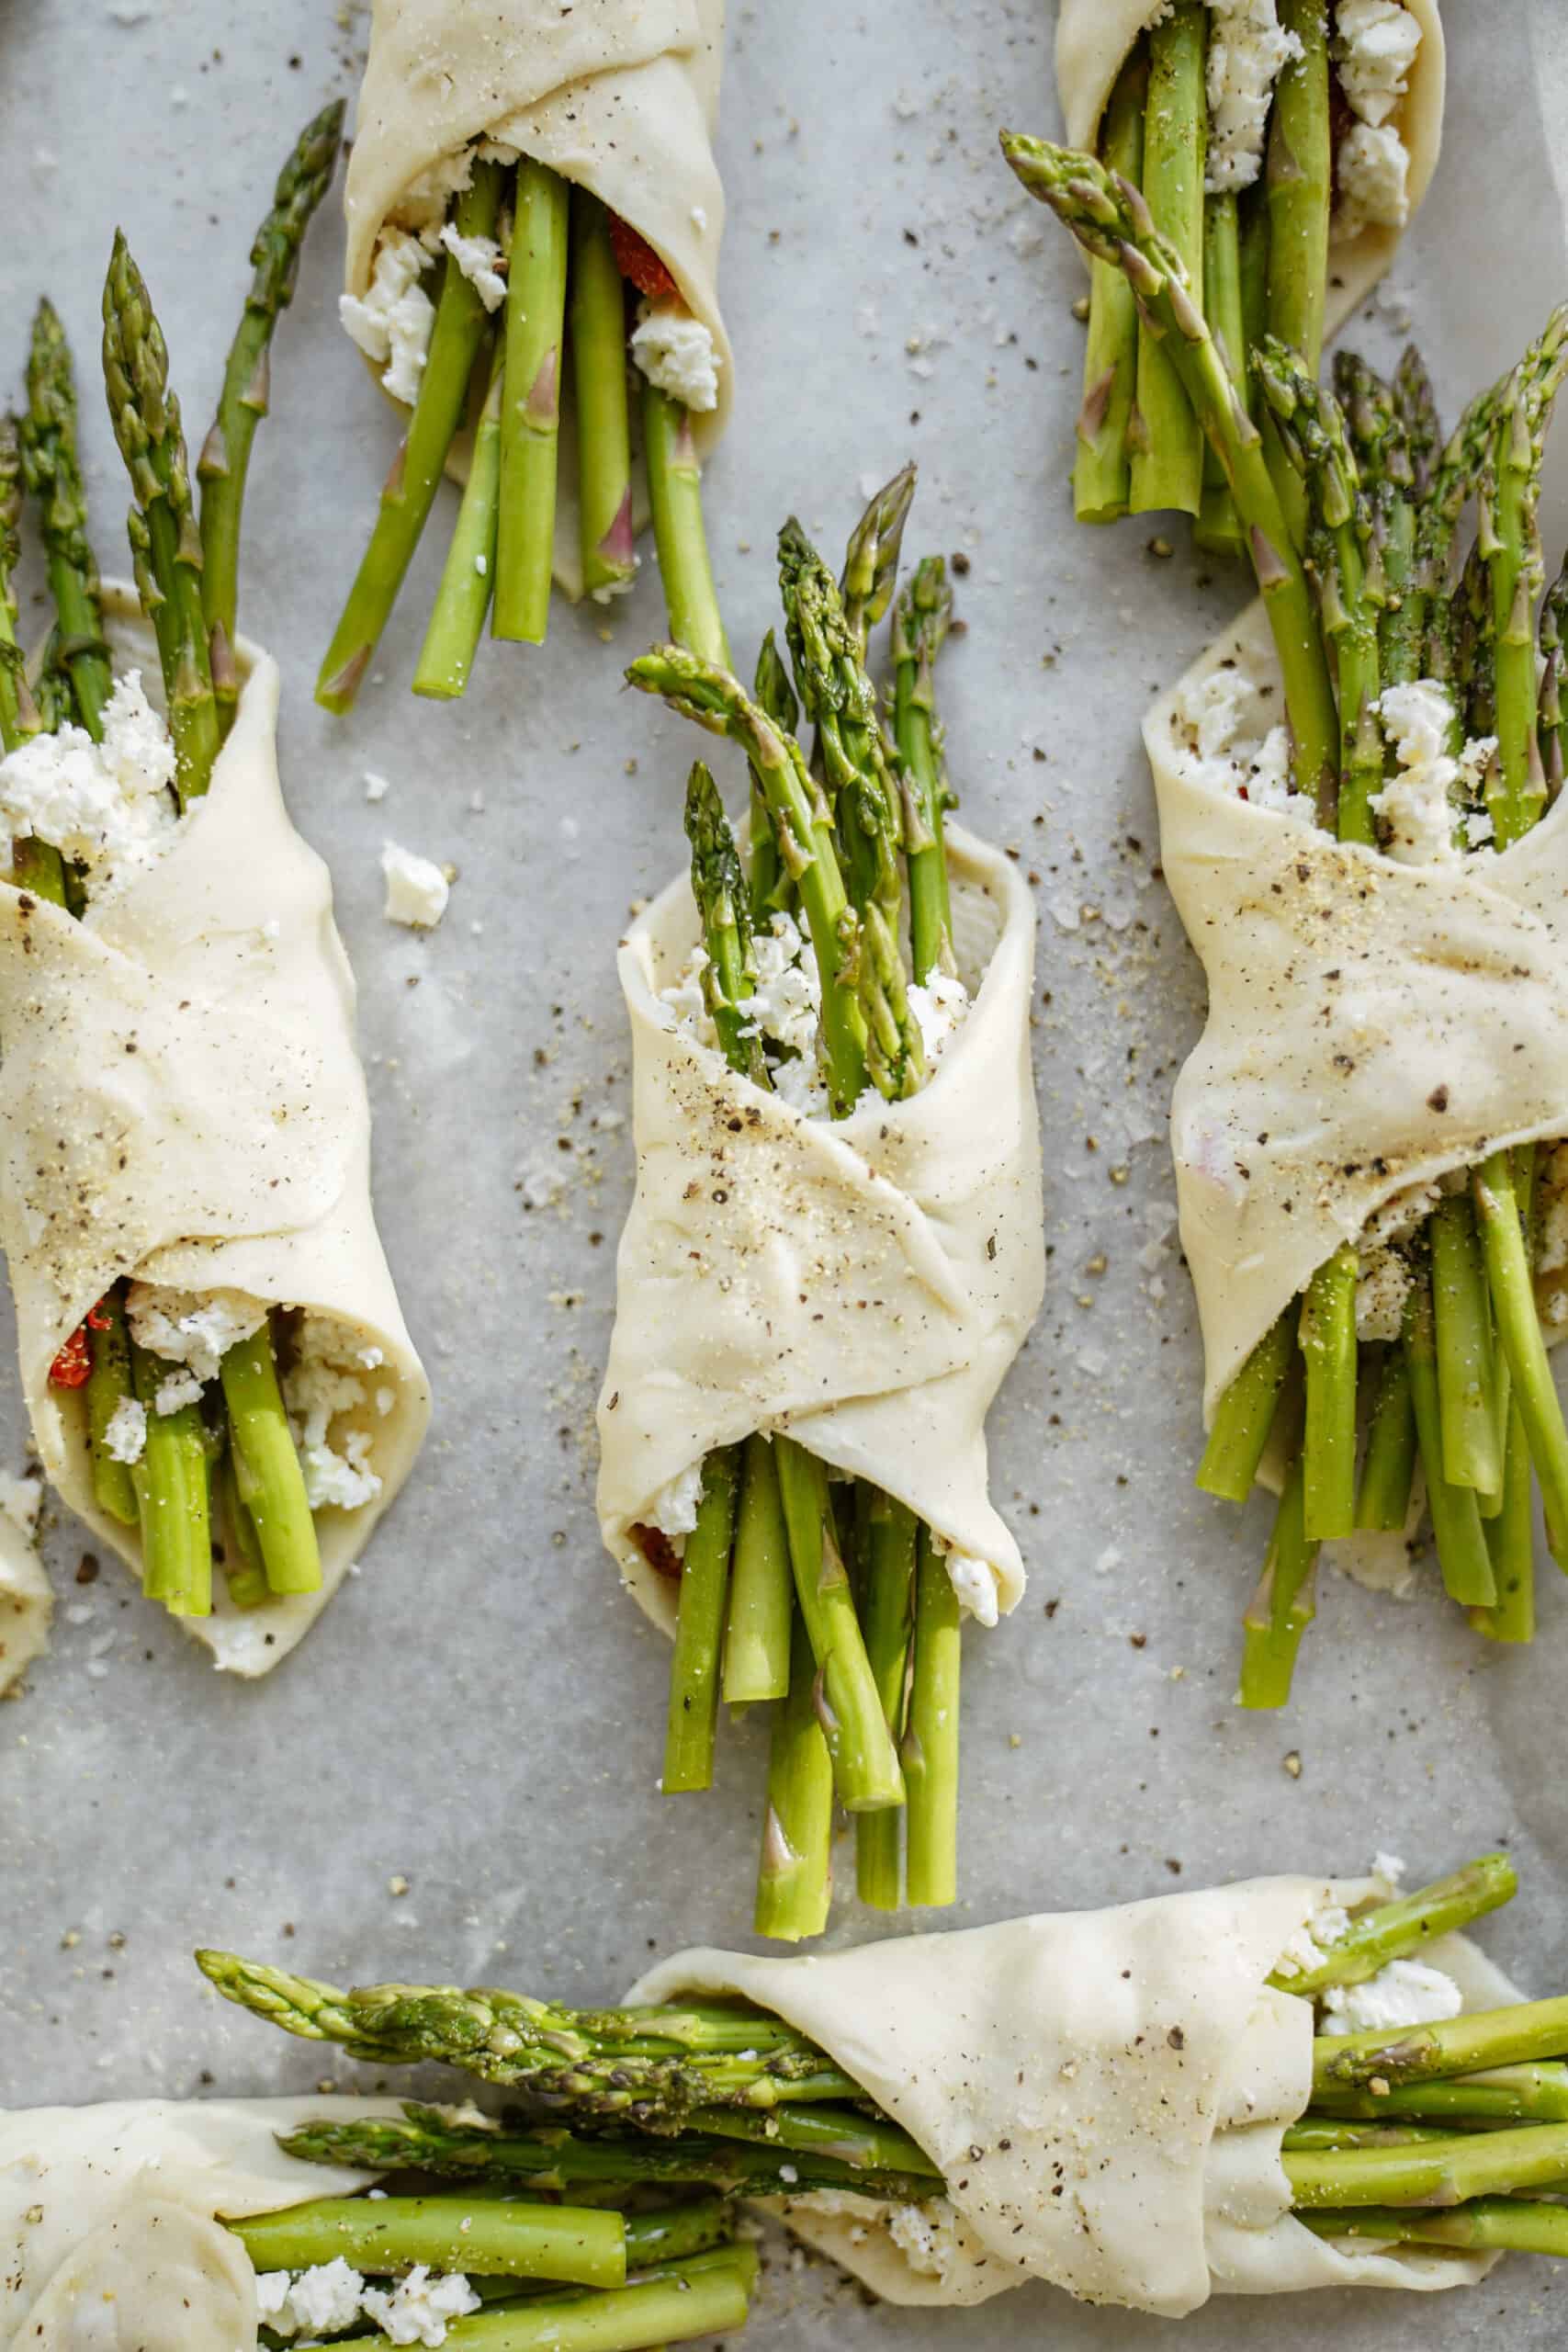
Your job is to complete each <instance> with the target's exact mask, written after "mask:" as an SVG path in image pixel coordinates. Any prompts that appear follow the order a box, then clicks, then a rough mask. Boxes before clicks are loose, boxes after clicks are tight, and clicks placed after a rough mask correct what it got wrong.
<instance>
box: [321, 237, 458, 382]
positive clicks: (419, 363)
mask: <svg viewBox="0 0 1568 2352" xmlns="http://www.w3.org/2000/svg"><path fill="white" fill-rule="evenodd" d="M428 259H429V255H428V254H426V252H425V250H424V247H423V245H422V244H421V243H420V241H419V239H418V238H417V237H411V236H410V235H409V234H408V232H406V231H405V230H402V229H391V228H388V229H383V230H382V232H381V236H380V241H379V243H378V245H377V247H376V266H375V270H374V272H373V274H372V276H371V279H370V283H369V285H368V287H367V288H366V291H365V294H364V296H363V298H362V297H360V296H359V295H356V294H340V295H339V296H338V304H337V312H338V317H339V319H340V320H341V322H342V323H343V326H344V332H345V333H346V334H348V335H349V337H350V338H351V339H352V341H354V342H355V343H356V344H357V345H359V348H360V350H361V351H363V352H364V354H365V356H366V357H367V359H372V360H374V361H375V363H376V365H377V366H378V368H380V369H381V371H382V374H381V381H382V383H383V384H384V385H385V387H386V389H387V390H388V391H389V392H390V393H391V395H392V398H393V399H394V400H395V401H402V402H403V404H404V406H405V407H408V408H412V406H413V404H414V401H416V400H417V399H418V397H419V379H420V378H421V377H422V376H423V373H424V362H425V356H426V354H427V353H428V351H429V349H430V330H431V328H432V327H433V326H434V323H435V305H434V302H433V301H432V300H431V299H430V297H429V295H428V294H427V293H426V292H425V290H424V288H423V286H422V285H421V284H420V278H421V276H422V274H423V270H424V266H425V263H426V261H427V260H428Z"/></svg>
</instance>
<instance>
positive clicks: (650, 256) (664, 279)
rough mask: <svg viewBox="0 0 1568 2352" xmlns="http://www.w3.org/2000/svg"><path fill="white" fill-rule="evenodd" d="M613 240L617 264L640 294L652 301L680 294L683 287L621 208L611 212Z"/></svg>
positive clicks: (611, 235)
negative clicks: (624, 216)
mask: <svg viewBox="0 0 1568 2352" xmlns="http://www.w3.org/2000/svg"><path fill="white" fill-rule="evenodd" d="M610 243H611V244H612V245H613V246H614V247H615V266H616V268H617V269H618V270H619V271H620V273H621V276H622V277H629V278H630V279H631V282H632V284H633V285H634V286H635V287H636V288H637V292H638V293H639V294H646V295H647V296H648V299H649V301H650V302H662V301H664V300H667V299H668V297H669V296H671V294H673V295H674V296H675V297H676V299H677V300H679V298H680V292H681V289H680V288H679V287H678V286H677V285H676V283H675V280H674V279H673V278H672V277H671V275H670V272H669V271H668V270H667V269H666V268H665V266H664V264H663V263H662V262H661V261H660V258H659V255H658V254H656V253H655V252H654V250H653V247H652V246H651V245H650V244H649V242H648V239H647V238H646V237H639V236H638V234H637V231H636V230H635V229H634V228H633V227H632V226H631V224H630V222H629V221H626V220H622V219H621V216H620V214H619V213H618V212H612V213H611V215H610Z"/></svg>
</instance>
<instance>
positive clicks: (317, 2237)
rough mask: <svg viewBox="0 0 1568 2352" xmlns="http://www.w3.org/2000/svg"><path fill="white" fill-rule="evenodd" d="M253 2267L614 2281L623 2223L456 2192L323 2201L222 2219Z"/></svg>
mask: <svg viewBox="0 0 1568 2352" xmlns="http://www.w3.org/2000/svg"><path fill="white" fill-rule="evenodd" d="M225 2226H226V2227H227V2228H228V2229H230V2230H231V2231H232V2233H233V2234H234V2235H235V2237H237V2238H238V2239H239V2241H240V2243H241V2245H243V2247H244V2249H245V2252H246V2253H247V2254H248V2255H249V2256H250V2257H251V2260H252V2262H253V2263H254V2266H255V2267H256V2269H257V2270H309V2269H311V2268H312V2267H314V2266H315V2265H316V2264H318V2263H324V2262H333V2261H335V2260H336V2259H338V2258H339V2257H340V2256H341V2257H342V2259H343V2260H344V2262H346V2263H348V2264H350V2265H351V2266H352V2267H353V2268H355V2270H368V2271H389V2270H401V2269H403V2268H405V2267H407V2266H408V2265H409V2264H411V2263H415V2262H423V2263H424V2264H426V2265H427V2266H428V2267H430V2268H431V2269H432V2270H445V2271H451V2270H461V2271H467V2272H468V2273H470V2274H472V2275H473V2276H476V2277H479V2278H495V2277H500V2278H558V2279H562V2280H566V2281H570V2282H573V2283H575V2284H578V2285H580V2286H584V2287H621V2286H624V2285H625V2284H626V2224H625V2222H623V2221H622V2219H621V2216H620V2215H619V2213H615V2212H605V2211H600V2210H597V2209H594V2208H592V2207H588V2206H570V2205H552V2206H538V2205H524V2204H518V2203H516V2202H514V2201H512V2200H510V2199H509V2200H506V2201H504V2202H502V2200H500V2199H497V2200H496V2201H494V2202H493V2203H492V2202H488V2201H483V2200H481V2201H479V2202H477V2203H476V2202H475V2201H474V2200H473V2199H464V2198H459V2197H451V2196H446V2197H384V2198H377V2199H375V2200H374V2201H372V2200H369V2199H366V2198H363V2197H323V2198H319V2199H315V2200H314V2201H313V2202H311V2203H310V2204H308V2205H294V2206H289V2207H288V2208H286V2209H285V2210H284V2211H282V2212H277V2213H258V2214H255V2215H254V2216H253V2217H252V2218H250V2219H248V2220H244V2221H235V2222H227V2223H226V2224H225Z"/></svg>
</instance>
